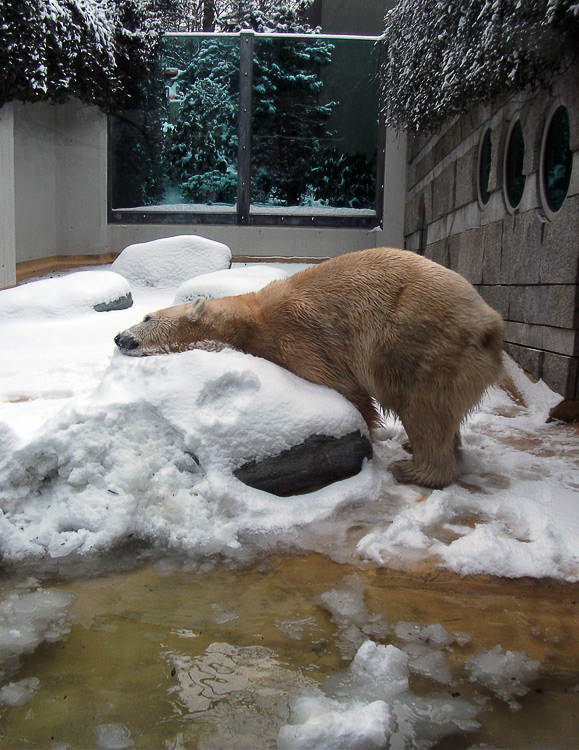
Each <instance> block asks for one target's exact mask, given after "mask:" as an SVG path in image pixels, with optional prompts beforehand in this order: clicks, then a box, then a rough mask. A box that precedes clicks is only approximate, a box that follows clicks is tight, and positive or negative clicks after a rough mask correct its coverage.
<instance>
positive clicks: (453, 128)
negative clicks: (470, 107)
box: [434, 118, 462, 164]
mask: <svg viewBox="0 0 579 750" xmlns="http://www.w3.org/2000/svg"><path fill="white" fill-rule="evenodd" d="M461 141H462V133H461V122H460V118H457V119H456V120H455V121H454V122H453V123H452V125H450V126H449V127H448V128H447V129H446V130H445V131H444V133H443V134H442V135H441V136H440V138H439V139H438V141H437V142H436V144H435V146H434V159H435V162H436V163H437V164H438V162H440V161H442V160H443V159H444V158H445V157H446V156H448V155H449V154H451V153H452V152H453V151H454V150H455V149H456V148H457V147H458V146H459V144H460V142H461Z"/></svg>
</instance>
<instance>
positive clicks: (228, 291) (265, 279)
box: [173, 265, 288, 305]
mask: <svg viewBox="0 0 579 750" xmlns="http://www.w3.org/2000/svg"><path fill="white" fill-rule="evenodd" d="M287 276H288V274H287V273H286V272H285V271H283V270H282V269H281V268H273V267H272V266H266V265H251V266H245V267H243V268H230V269H227V270H224V271H214V272H213V273H206V274H203V275H202V276H196V277H195V278H193V279H189V281H186V282H185V283H183V284H181V286H180V287H179V289H177V293H176V295H175V300H174V301H173V304H174V305H180V304H182V303H183V302H191V301H192V300H194V299H195V298H196V297H199V296H202V297H206V298H207V299H216V298H217V297H229V296H235V295H238V294H247V293H248V292H258V291H259V290H260V289H262V288H263V287H264V286H267V285H268V284H270V283H271V282H272V281H277V280H279V279H285V278H287Z"/></svg>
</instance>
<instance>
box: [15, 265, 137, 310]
mask: <svg viewBox="0 0 579 750" xmlns="http://www.w3.org/2000/svg"><path fill="white" fill-rule="evenodd" d="M131 304H132V299H131V288H130V286H129V284H128V282H127V281H126V279H124V278H123V277H122V276H120V275H119V274H118V273H114V272H113V271H78V272H76V273H71V274H68V275H67V276H60V277H58V278H54V279H42V280H41V281H31V282H30V283H29V284H22V285H21V286H17V287H13V288H12V289H4V290H2V291H0V319H2V318H30V317H43V316H46V315H50V316H54V317H57V316H58V317H66V316H69V315H78V314H82V313H86V312H90V311H93V310H95V309H98V310H101V309H104V308H107V309H116V310H120V309H124V308H126V307H130V306H131Z"/></svg>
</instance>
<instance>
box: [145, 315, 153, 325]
mask: <svg viewBox="0 0 579 750" xmlns="http://www.w3.org/2000/svg"><path fill="white" fill-rule="evenodd" d="M150 320H153V318H152V316H151V315H145V317H144V318H143V323H148V322H149V321H150Z"/></svg>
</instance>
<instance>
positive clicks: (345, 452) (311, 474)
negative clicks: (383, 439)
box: [234, 431, 372, 497]
mask: <svg viewBox="0 0 579 750" xmlns="http://www.w3.org/2000/svg"><path fill="white" fill-rule="evenodd" d="M371 456H372V446H371V444H370V441H369V440H368V438H367V437H366V436H365V435H362V434H361V433H360V432H359V431H356V432H352V433H350V434H349V435H345V436H344V437H341V438H336V437H332V436H329V435H311V436H310V437H309V438H307V439H306V440H304V442H303V443H301V444H300V445H295V446H293V447H292V448H289V449H288V450H285V451H282V452H281V453H279V454H278V455H277V456H271V457H270V458H265V459H263V460H261V461H250V462H248V463H246V464H244V465H243V466H241V467H240V468H239V469H237V470H236V471H235V472H234V474H235V476H236V477H237V478H238V479H240V480H241V481H242V482H244V483H245V484H247V485H249V486H250V487H255V488H256V489H259V490H264V491H265V492H270V493H271V494H273V495H279V496H282V497H286V496H288V495H295V494H298V493H300V492H305V491H306V490H313V489H315V488H318V487H321V486H324V485H327V484H331V483H332V482H336V481H338V480H339V479H346V478H347V477H351V476H353V475H354V474H357V473H358V472H359V471H360V469H361V468H362V463H363V462H364V459H366V458H371Z"/></svg>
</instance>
